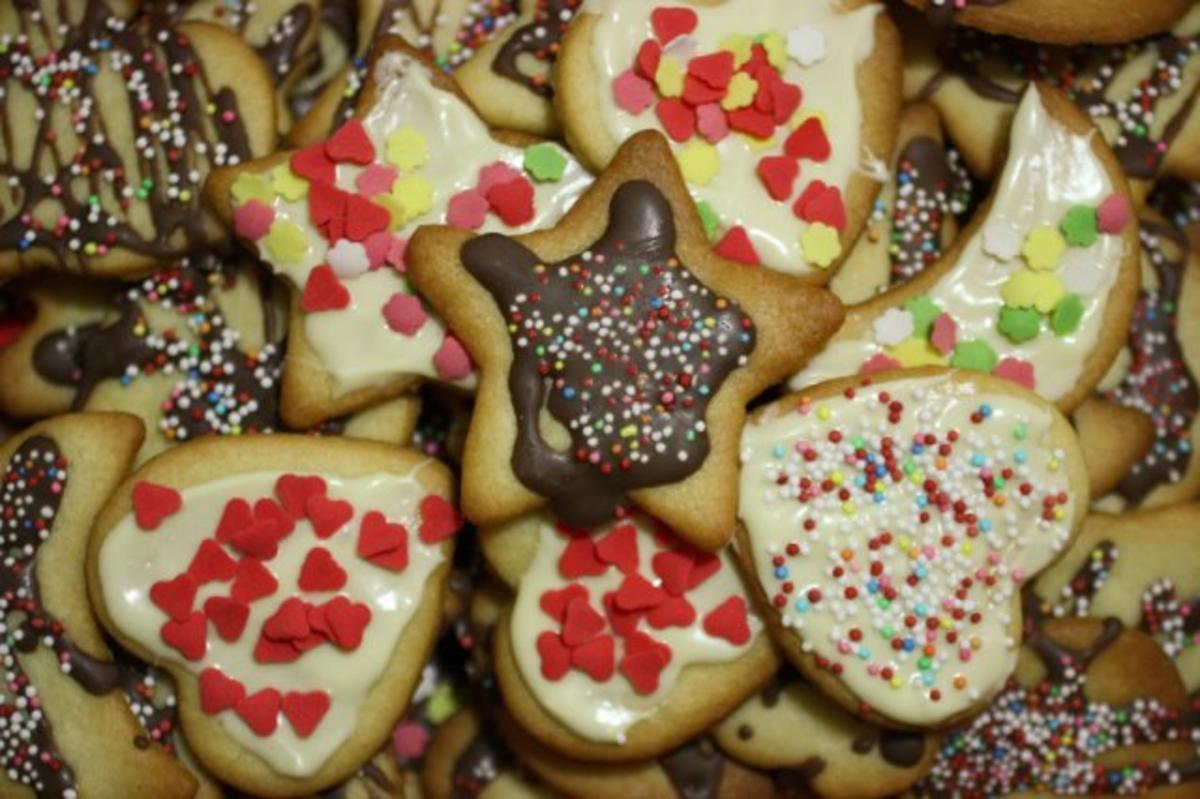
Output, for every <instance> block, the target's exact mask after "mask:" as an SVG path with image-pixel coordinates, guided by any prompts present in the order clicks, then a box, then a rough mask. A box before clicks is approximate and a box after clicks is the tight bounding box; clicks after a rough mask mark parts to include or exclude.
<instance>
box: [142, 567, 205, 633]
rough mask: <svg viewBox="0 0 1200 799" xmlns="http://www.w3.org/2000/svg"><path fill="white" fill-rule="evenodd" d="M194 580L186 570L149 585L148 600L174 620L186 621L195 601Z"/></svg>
mask: <svg viewBox="0 0 1200 799" xmlns="http://www.w3.org/2000/svg"><path fill="white" fill-rule="evenodd" d="M196 588H197V586H196V581H195V580H193V579H192V577H191V575H189V574H187V573H186V572H185V573H183V574H180V575H177V576H175V577H174V578H172V579H170V580H159V581H158V582H157V583H155V584H154V585H152V586H150V601H151V602H153V603H154V604H155V605H157V606H158V608H159V610H161V611H162V612H163V613H166V614H167V616H169V617H170V618H172V619H174V620H175V621H186V620H187V618H188V616H190V615H191V614H192V603H193V602H195V601H196Z"/></svg>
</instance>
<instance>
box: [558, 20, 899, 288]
mask: <svg viewBox="0 0 1200 799" xmlns="http://www.w3.org/2000/svg"><path fill="white" fill-rule="evenodd" d="M899 79H900V49H899V38H898V36H897V33H896V30H895V27H894V26H893V25H892V24H891V21H890V19H889V17H888V15H887V14H886V12H885V10H884V8H883V6H882V5H881V4H879V3H875V2H871V0H853V2H847V3H838V4H835V3H832V2H830V1H829V0H813V2H805V3H793V2H790V0H726V1H725V2H722V3H703V4H701V3H695V2H691V3H688V2H680V3H677V4H675V5H665V4H661V3H658V2H655V0H618V1H616V2H614V0H588V2H586V3H585V4H584V6H583V8H582V9H581V13H580V14H579V16H578V17H577V18H576V21H575V22H574V23H573V24H572V26H571V28H570V30H569V31H568V33H567V36H566V38H565V39H564V41H563V47H562V54H561V57H560V58H559V61H558V65H557V68H556V72H555V82H556V86H557V87H558V90H557V92H556V94H555V102H556V105H557V107H558V111H559V117H560V118H561V120H562V124H563V130H564V133H565V134H566V138H567V142H568V143H569V144H570V145H571V147H572V149H573V150H574V151H575V152H576V153H578V155H579V157H580V159H581V160H582V161H583V162H584V163H585V164H587V165H588V166H589V167H591V168H593V169H594V170H596V171H599V170H600V169H603V168H604V167H606V166H607V165H608V163H609V162H610V161H611V160H612V158H613V156H614V155H615V154H616V152H617V148H618V146H619V145H620V144H621V143H622V142H623V141H625V140H627V139H628V138H629V137H630V136H632V135H633V134H635V133H637V132H638V131H643V130H658V131H660V132H663V133H665V134H666V135H668V136H670V137H671V139H672V141H673V150H674V153H675V157H676V158H678V159H679V162H680V165H681V166H682V168H683V172H684V175H685V177H686V178H687V181H688V183H689V188H690V190H691V191H692V193H693V195H694V197H695V199H696V201H697V202H699V203H701V208H702V213H703V216H704V218H705V219H706V224H707V228H708V230H709V232H710V235H711V236H712V237H713V240H714V241H716V242H717V248H718V250H719V251H720V252H721V253H722V254H723V255H725V256H726V257H729V258H731V259H733V260H737V261H740V262H742V263H747V264H753V265H758V264H762V265H765V266H767V267H769V268H771V269H774V270H778V271H782V272H786V273H788V274H795V275H800V276H803V277H805V278H806V279H809V280H812V281H814V282H822V283H823V282H826V281H828V280H829V279H830V278H831V277H832V276H833V270H834V269H835V268H836V267H837V265H839V264H840V263H841V260H842V256H843V255H844V254H845V253H848V252H849V250H850V246H851V245H852V244H853V243H854V241H855V240H856V239H857V238H858V235H859V233H860V232H861V230H862V226H863V223H864V222H865V220H866V217H867V215H868V213H869V212H870V209H871V203H872V201H873V200H874V198H875V195H876V193H877V192H878V190H879V184H880V183H881V182H882V181H883V180H884V179H885V178H884V177H883V175H882V173H883V172H885V171H886V169H885V167H884V165H883V163H882V161H881V159H883V158H886V157H887V154H888V153H891V152H892V148H893V145H894V143H895V132H896V123H897V119H898V116H899V109H900V106H899V92H900V86H899ZM850 87H853V90H850Z"/></svg>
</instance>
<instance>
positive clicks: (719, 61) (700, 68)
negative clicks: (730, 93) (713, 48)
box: [687, 50, 734, 89]
mask: <svg viewBox="0 0 1200 799" xmlns="http://www.w3.org/2000/svg"><path fill="white" fill-rule="evenodd" d="M733 70H734V63H733V53H731V52H729V51H728V50H721V51H719V52H716V53H712V54H711V55H702V56H697V57H696V58H693V59H692V60H691V61H689V62H688V68H687V74H688V75H691V76H692V77H694V78H696V79H698V80H702V81H704V83H705V84H707V85H709V86H711V87H712V88H714V89H725V88H726V87H727V86H729V81H730V80H732V79H733Z"/></svg>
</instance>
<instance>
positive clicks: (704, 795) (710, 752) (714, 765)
mask: <svg viewBox="0 0 1200 799" xmlns="http://www.w3.org/2000/svg"><path fill="white" fill-rule="evenodd" d="M658 762H659V765H661V766H662V768H663V771H665V772H667V779H669V780H670V781H671V785H673V786H675V793H676V795H677V796H678V797H679V799H716V797H717V796H718V795H719V794H720V792H721V778H722V775H723V774H724V772H725V755H724V754H723V753H722V752H721V751H720V750H719V749H717V747H715V746H713V743H712V741H710V740H709V739H707V738H697V739H696V740H694V741H691V742H689V743H686V744H684V745H683V746H681V747H679V748H678V749H676V750H675V751H674V752H671V753H670V754H667V755H664V756H663V757H662V758H661V759H660V760H659V761H658Z"/></svg>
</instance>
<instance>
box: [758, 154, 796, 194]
mask: <svg viewBox="0 0 1200 799" xmlns="http://www.w3.org/2000/svg"><path fill="white" fill-rule="evenodd" d="M799 175H800V163H799V162H798V161H796V159H795V158H788V157H787V156H786V155H768V156H767V157H765V158H763V159H762V160H761V161H759V162H758V177H759V179H760V180H761V181H762V182H763V185H764V186H765V187H766V189H767V194H769V195H771V199H772V200H778V201H779V202H783V201H785V200H787V199H788V198H789V197H791V196H792V190H793V189H795V188H796V178H797V177H798V176H799Z"/></svg>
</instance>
